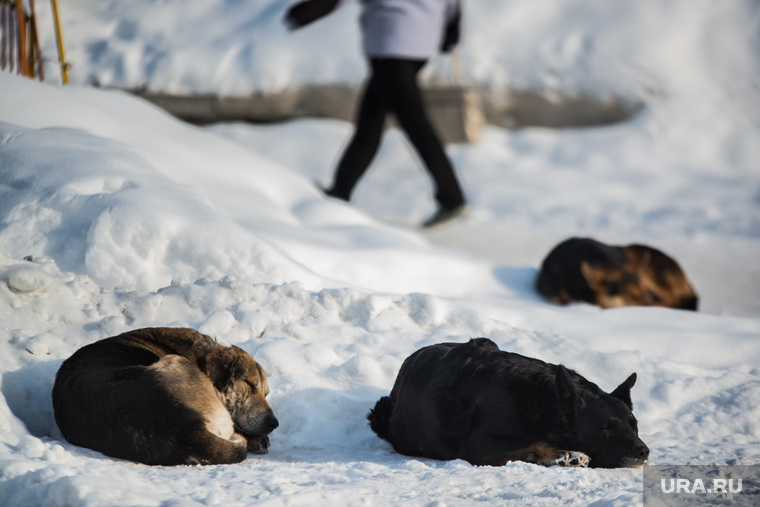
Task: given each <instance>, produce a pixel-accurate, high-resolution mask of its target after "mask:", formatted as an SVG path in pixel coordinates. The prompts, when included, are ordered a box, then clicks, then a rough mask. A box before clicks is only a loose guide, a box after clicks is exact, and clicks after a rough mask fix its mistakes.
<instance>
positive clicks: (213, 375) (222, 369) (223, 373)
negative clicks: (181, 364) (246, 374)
mask: <svg viewBox="0 0 760 507" xmlns="http://www.w3.org/2000/svg"><path fill="white" fill-rule="evenodd" d="M230 352H231V351H225V353H220V354H215V355H214V356H213V357H207V360H206V366H207V367H206V374H207V375H208V376H209V378H210V379H211V382H213V383H214V387H216V388H217V390H219V391H224V390H225V389H226V388H227V387H228V386H229V385H230V384H231V383H232V381H233V380H234V379H238V378H242V377H243V373H242V372H241V370H243V369H244V368H245V365H244V364H243V361H241V360H240V356H239V355H238V354H232V353H230ZM199 366H200V363H199Z"/></svg>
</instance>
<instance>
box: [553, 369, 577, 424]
mask: <svg viewBox="0 0 760 507" xmlns="http://www.w3.org/2000/svg"><path fill="white" fill-rule="evenodd" d="M554 385H555V389H556V392H557V403H558V404H559V409H560V413H561V414H562V416H563V417H564V418H565V419H566V420H567V422H568V423H570V424H571V425H574V424H575V411H576V408H577V407H578V403H579V400H578V391H577V390H576V389H575V384H574V383H573V379H572V378H570V373H568V371H567V369H566V368H565V367H564V366H562V365H559V366H557V371H556V373H555V374H554Z"/></svg>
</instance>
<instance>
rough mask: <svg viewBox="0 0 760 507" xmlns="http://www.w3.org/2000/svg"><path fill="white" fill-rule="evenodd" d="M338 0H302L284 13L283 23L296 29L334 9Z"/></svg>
mask: <svg viewBox="0 0 760 507" xmlns="http://www.w3.org/2000/svg"><path fill="white" fill-rule="evenodd" d="M336 5H338V0H304V1H303V2H299V3H297V4H295V5H293V6H291V7H290V8H289V9H288V10H287V12H286V13H285V23H286V24H287V25H288V27H289V28H290V29H291V30H297V29H298V28H302V27H304V26H306V25H308V24H309V23H312V22H314V21H316V20H318V19H319V18H321V17H323V16H326V15H328V14H330V13H331V12H332V10H333V9H335V6H336Z"/></svg>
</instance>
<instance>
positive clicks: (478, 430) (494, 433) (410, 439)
mask: <svg viewBox="0 0 760 507" xmlns="http://www.w3.org/2000/svg"><path fill="white" fill-rule="evenodd" d="M635 381H636V374H635V373H634V374H632V375H631V376H630V377H628V379H627V380H626V381H625V382H623V383H622V384H621V385H620V386H619V387H618V388H617V389H615V390H614V391H613V392H612V394H607V393H605V392H603V391H602V390H601V389H599V387H597V386H596V385H595V384H593V383H591V382H589V381H588V380H586V379H585V378H583V377H581V376H580V375H578V374H577V373H575V372H574V371H572V370H567V369H566V368H565V367H564V366H562V365H559V366H557V365H553V364H547V363H545V362H543V361H540V360H538V359H531V358H528V357H525V356H521V355H519V354H513V353H510V352H503V351H500V350H499V348H498V347H497V346H496V344H495V343H494V342H492V341H491V340H489V339H487V338H476V339H473V340H470V341H469V342H468V343H441V344H438V345H432V346H429V347H425V348H422V349H420V350H418V351H416V352H415V353H413V354H412V355H411V356H409V357H408V358H407V359H406V361H404V364H403V365H402V366H401V370H400V371H399V374H398V377H397V378H396V383H395V384H394V386H393V390H392V391H391V394H390V396H384V397H382V398H380V400H379V401H378V402H377V404H376V405H375V408H374V409H373V410H371V411H370V413H369V415H368V416H367V418H368V419H369V421H370V427H371V428H372V430H373V431H374V432H375V433H377V435H378V436H379V437H380V438H383V439H385V440H387V441H388V442H390V443H391V445H393V448H394V449H395V450H396V451H397V452H399V453H401V454H406V455H409V456H423V457H428V458H434V459H440V460H452V459H464V460H467V461H469V462H470V463H471V464H473V465H492V466H500V465H504V464H505V463H506V462H508V461H515V460H520V461H527V462H531V463H538V464H541V465H546V466H550V465H563V466H588V465H589V461H590V466H592V467H601V468H614V467H634V466H639V465H643V464H644V463H646V461H647V460H648V458H649V449H648V448H647V446H646V445H645V444H644V442H642V441H641V439H639V437H638V430H637V426H636V418H635V417H634V416H633V413H632V412H631V410H632V403H631V395H630V390H631V387H632V386H633V384H634V382H635Z"/></svg>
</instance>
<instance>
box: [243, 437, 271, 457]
mask: <svg viewBox="0 0 760 507" xmlns="http://www.w3.org/2000/svg"><path fill="white" fill-rule="evenodd" d="M248 452H252V453H254V454H266V453H268V452H269V437H251V438H249V439H248Z"/></svg>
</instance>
